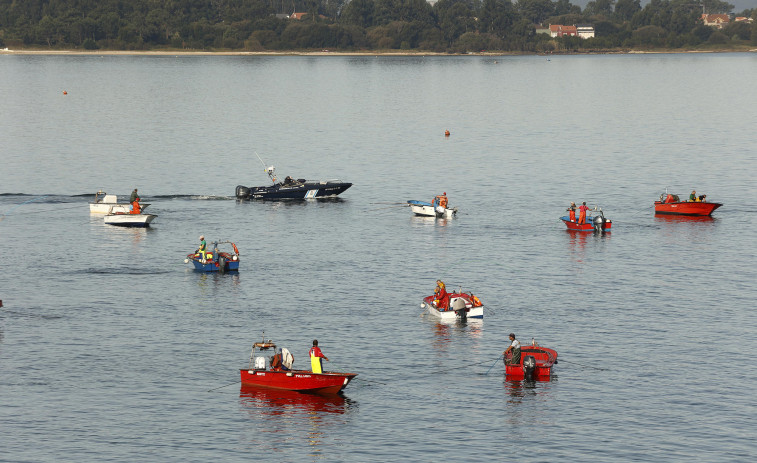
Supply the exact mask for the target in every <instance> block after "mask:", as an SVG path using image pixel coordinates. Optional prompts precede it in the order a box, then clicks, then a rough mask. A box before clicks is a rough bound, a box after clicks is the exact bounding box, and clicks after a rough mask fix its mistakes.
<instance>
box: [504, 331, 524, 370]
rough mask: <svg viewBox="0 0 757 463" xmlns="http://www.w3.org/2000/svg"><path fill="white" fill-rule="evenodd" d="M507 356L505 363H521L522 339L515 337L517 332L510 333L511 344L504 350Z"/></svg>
mask: <svg viewBox="0 0 757 463" xmlns="http://www.w3.org/2000/svg"><path fill="white" fill-rule="evenodd" d="M509 352H512V354H510V358H509V359H508V358H507V354H508V353H509ZM502 355H503V356H504V357H505V365H520V341H518V340H517V339H515V333H510V345H509V346H508V347H507V349H505V351H504V352H502Z"/></svg>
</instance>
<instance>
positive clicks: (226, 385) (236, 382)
mask: <svg viewBox="0 0 757 463" xmlns="http://www.w3.org/2000/svg"><path fill="white" fill-rule="evenodd" d="M239 383H241V381H234V382H233V383H231V384H225V385H223V386H218V387H215V388H213V389H208V390H207V391H205V392H213V391H215V390H218V389H221V388H224V387H229V386H233V385H235V384H239Z"/></svg>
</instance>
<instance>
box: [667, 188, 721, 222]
mask: <svg viewBox="0 0 757 463" xmlns="http://www.w3.org/2000/svg"><path fill="white" fill-rule="evenodd" d="M704 196H705V195H702V196H700V197H699V198H701V200H697V201H681V199H680V197H679V196H678V195H673V194H669V193H668V192H667V191H666V192H665V193H663V194H661V195H660V200H659V201H655V202H654V213H655V214H671V215H692V216H709V215H711V214H712V213H713V212H714V211H715V209H717V208H719V207H720V206H722V205H723V204H722V203H710V202H707V201H706V200H705V198H704Z"/></svg>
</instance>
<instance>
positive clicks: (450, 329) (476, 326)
mask: <svg viewBox="0 0 757 463" xmlns="http://www.w3.org/2000/svg"><path fill="white" fill-rule="evenodd" d="M424 318H425V321H426V323H427V324H428V325H429V326H430V327H431V329H432V331H433V333H434V340H433V348H434V350H435V351H437V352H440V351H443V350H446V349H447V348H448V347H449V346H450V344H451V343H452V342H453V341H454V340H455V339H457V338H458V337H460V335H462V336H465V337H467V338H470V339H476V340H478V339H481V337H482V336H483V333H484V321H483V320H481V319H478V318H477V319H468V320H467V321H462V320H440V319H438V318H436V317H434V316H432V315H424Z"/></svg>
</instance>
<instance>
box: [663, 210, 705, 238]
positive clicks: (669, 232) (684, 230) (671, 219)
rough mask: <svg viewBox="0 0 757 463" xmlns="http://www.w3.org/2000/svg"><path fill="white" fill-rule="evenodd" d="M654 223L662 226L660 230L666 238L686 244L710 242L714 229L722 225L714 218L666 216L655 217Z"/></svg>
mask: <svg viewBox="0 0 757 463" xmlns="http://www.w3.org/2000/svg"><path fill="white" fill-rule="evenodd" d="M654 221H655V223H656V224H658V225H660V230H661V231H662V233H663V235H664V236H665V237H666V238H669V239H671V240H672V241H678V240H683V241H684V242H685V241H691V242H697V241H700V240H709V239H710V238H711V234H712V231H713V229H714V228H715V227H717V226H718V225H719V223H720V221H719V220H718V219H716V218H714V217H712V216H688V215H666V214H657V215H655V216H654Z"/></svg>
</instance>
